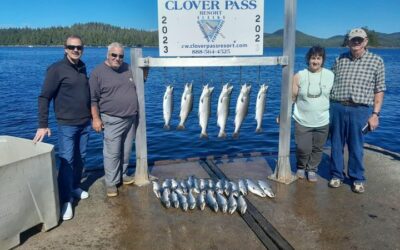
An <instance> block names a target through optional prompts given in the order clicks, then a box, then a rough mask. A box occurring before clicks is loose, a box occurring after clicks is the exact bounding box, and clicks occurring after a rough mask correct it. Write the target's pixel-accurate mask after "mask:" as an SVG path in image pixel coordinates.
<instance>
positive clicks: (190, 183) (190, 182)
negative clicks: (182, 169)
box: [186, 175, 193, 189]
mask: <svg viewBox="0 0 400 250" xmlns="http://www.w3.org/2000/svg"><path fill="white" fill-rule="evenodd" d="M186 187H187V189H192V188H193V175H191V176H189V178H187V180H186Z"/></svg>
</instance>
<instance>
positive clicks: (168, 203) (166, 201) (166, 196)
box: [161, 188, 171, 208]
mask: <svg viewBox="0 0 400 250" xmlns="http://www.w3.org/2000/svg"><path fill="white" fill-rule="evenodd" d="M169 195H170V191H169V189H168V188H164V190H163V192H162V196H161V202H162V203H163V204H164V206H165V207H166V208H170V207H171V201H170V200H169Z"/></svg>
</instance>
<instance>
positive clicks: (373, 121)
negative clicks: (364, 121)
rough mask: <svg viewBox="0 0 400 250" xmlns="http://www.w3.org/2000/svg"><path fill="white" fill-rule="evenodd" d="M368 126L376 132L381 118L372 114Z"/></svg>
mask: <svg viewBox="0 0 400 250" xmlns="http://www.w3.org/2000/svg"><path fill="white" fill-rule="evenodd" d="M368 124H369V127H370V129H371V131H374V130H375V129H377V128H378V126H379V117H378V116H377V115H375V114H372V115H371V116H370V117H369V119H368Z"/></svg>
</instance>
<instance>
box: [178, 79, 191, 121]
mask: <svg viewBox="0 0 400 250" xmlns="http://www.w3.org/2000/svg"><path fill="white" fill-rule="evenodd" d="M192 109H193V95H192V84H191V83H186V84H185V89H184V91H183V94H182V98H181V112H180V113H179V117H180V118H181V121H180V122H179V125H178V127H177V129H185V121H186V119H187V118H188V116H189V113H190V112H191V111H192Z"/></svg>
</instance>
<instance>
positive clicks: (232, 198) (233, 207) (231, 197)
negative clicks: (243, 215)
mask: <svg viewBox="0 0 400 250" xmlns="http://www.w3.org/2000/svg"><path fill="white" fill-rule="evenodd" d="M236 209H237V201H236V199H235V196H234V195H233V193H231V195H229V199H228V212H229V213H230V214H233V213H234V212H235V211H236Z"/></svg>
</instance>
